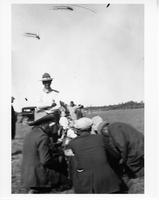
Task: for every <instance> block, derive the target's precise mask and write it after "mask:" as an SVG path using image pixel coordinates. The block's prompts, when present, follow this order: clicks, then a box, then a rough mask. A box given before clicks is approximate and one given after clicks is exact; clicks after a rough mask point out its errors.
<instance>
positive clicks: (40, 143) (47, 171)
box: [22, 115, 60, 193]
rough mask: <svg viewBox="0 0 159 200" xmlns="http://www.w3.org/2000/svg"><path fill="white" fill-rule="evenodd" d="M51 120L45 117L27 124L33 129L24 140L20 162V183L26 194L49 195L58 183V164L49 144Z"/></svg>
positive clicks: (49, 116)
mask: <svg viewBox="0 0 159 200" xmlns="http://www.w3.org/2000/svg"><path fill="white" fill-rule="evenodd" d="M53 118H54V116H52V115H47V116H45V117H42V118H40V119H38V120H36V121H34V122H32V123H30V124H29V125H31V126H33V128H32V130H31V132H30V133H28V134H27V135H26V137H25V139H24V145H23V160H22V182H23V184H24V187H25V188H26V189H27V191H28V193H49V192H50V191H51V190H52V189H53V188H54V187H55V186H56V185H57V184H58V183H59V178H60V173H59V168H60V166H59V165H60V164H59V161H58V157H57V156H55V155H54V154H53V152H52V147H51V143H50V137H51V135H52V128H51V124H52V120H53Z"/></svg>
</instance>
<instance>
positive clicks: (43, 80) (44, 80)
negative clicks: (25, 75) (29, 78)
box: [40, 78, 53, 82]
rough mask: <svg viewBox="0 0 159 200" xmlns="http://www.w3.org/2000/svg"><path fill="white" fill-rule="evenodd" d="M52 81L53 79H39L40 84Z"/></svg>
mask: <svg viewBox="0 0 159 200" xmlns="http://www.w3.org/2000/svg"><path fill="white" fill-rule="evenodd" d="M52 80H53V78H47V79H46V78H44V79H41V80H40V81H42V82H47V81H52Z"/></svg>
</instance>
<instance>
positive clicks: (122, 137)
mask: <svg viewBox="0 0 159 200" xmlns="http://www.w3.org/2000/svg"><path fill="white" fill-rule="evenodd" d="M108 132H109V134H110V139H112V143H114V146H115V147H116V149H118V150H119V152H120V153H121V158H122V159H123V161H124V163H125V164H126V165H127V167H128V168H127V169H128V170H130V173H131V172H132V176H142V175H143V174H144V135H143V134H142V133H140V132H139V131H138V130H136V129H135V128H134V127H132V126H131V125H129V124H126V123H122V122H115V123H112V124H110V125H108ZM133 174H134V175H133Z"/></svg>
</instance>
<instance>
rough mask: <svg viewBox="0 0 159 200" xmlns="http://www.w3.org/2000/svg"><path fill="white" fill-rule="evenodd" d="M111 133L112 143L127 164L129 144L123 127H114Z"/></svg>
mask: <svg viewBox="0 0 159 200" xmlns="http://www.w3.org/2000/svg"><path fill="white" fill-rule="evenodd" d="M109 131H110V136H111V139H112V142H113V143H114V145H115V147H116V149H117V150H118V151H119V152H120V154H121V158H122V159H123V161H124V162H126V159H127V150H128V146H127V145H128V144H127V141H126V136H125V131H124V129H123V127H122V126H121V125H117V126H113V127H111V128H110V130H109Z"/></svg>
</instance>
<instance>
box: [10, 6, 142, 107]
mask: <svg viewBox="0 0 159 200" xmlns="http://www.w3.org/2000/svg"><path fill="white" fill-rule="evenodd" d="M79 6H82V7H83V6H84V7H86V8H89V9H91V10H88V9H86V8H82V7H78V5H77V4H76V6H72V7H73V9H74V10H73V11H70V10H52V8H54V5H51V4H43V5H42V4H41V5H40V4H39V5H38V4H36V5H33V4H28V5H25V4H23V5H22V4H15V5H14V4H13V5H12V95H14V96H15V98H16V101H15V107H16V109H19V108H21V106H23V105H24V98H25V97H27V98H28V99H29V100H30V104H32V105H34V104H35V101H36V98H37V96H38V93H39V91H40V90H42V84H41V82H40V81H39V80H40V79H41V77H42V74H43V73H45V72H48V73H50V75H51V76H52V77H53V78H54V80H53V83H52V87H53V88H54V89H57V90H59V91H60V96H61V100H63V101H65V102H66V103H69V101H70V100H73V101H75V103H77V104H79V103H80V104H83V105H85V106H90V105H109V104H116V103H121V102H126V101H129V100H134V101H141V100H144V7H143V5H139V4H138V5H135V4H134V5H126V4H120V5H117V4H113V5H110V6H109V7H108V8H106V5H104V4H101V5H98V4H96V5H93V4H91V5H79ZM92 10H93V11H92ZM25 32H31V33H39V35H40V40H38V39H36V38H31V37H25V36H24V33H25Z"/></svg>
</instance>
